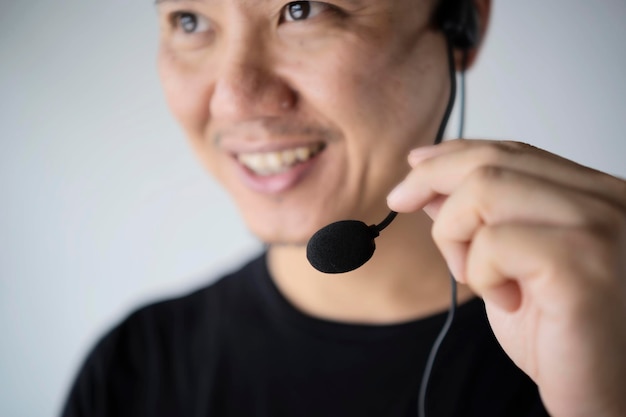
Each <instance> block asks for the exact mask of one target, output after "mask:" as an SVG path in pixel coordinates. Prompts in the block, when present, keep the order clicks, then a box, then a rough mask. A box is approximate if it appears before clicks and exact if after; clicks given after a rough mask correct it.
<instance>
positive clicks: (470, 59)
mask: <svg viewBox="0 0 626 417" xmlns="http://www.w3.org/2000/svg"><path fill="white" fill-rule="evenodd" d="M472 3H473V5H474V9H475V11H476V14H477V16H478V34H479V38H478V39H479V40H478V44H477V45H476V46H475V47H473V48H472V49H469V50H468V51H467V61H466V65H465V70H468V69H470V68H471V67H472V65H474V62H476V58H477V57H478V53H479V51H480V48H481V46H482V45H483V41H484V40H485V36H486V35H487V28H488V27H489V17H490V15H491V0H472ZM454 60H455V65H456V68H457V71H461V70H463V51H462V50H459V49H457V50H455V51H454Z"/></svg>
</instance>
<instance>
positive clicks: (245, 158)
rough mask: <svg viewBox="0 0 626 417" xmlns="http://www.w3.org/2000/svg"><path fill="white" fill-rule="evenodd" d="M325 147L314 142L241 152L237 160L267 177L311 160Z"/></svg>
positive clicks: (254, 171)
mask: <svg viewBox="0 0 626 417" xmlns="http://www.w3.org/2000/svg"><path fill="white" fill-rule="evenodd" d="M324 147H325V144H324V143H313V144H310V145H304V146H298V147H295V148H290V149H283V150H280V151H271V152H250V153H240V154H238V155H237V160H238V161H239V162H240V163H241V164H242V165H243V166H245V167H246V168H248V169H249V170H250V171H252V172H253V173H254V174H256V175H259V176H263V177H266V176H270V175H277V174H280V173H283V172H285V171H287V170H289V169H290V168H292V167H294V166H295V165H298V164H302V163H304V162H306V161H309V160H310V159H312V158H314V157H315V156H316V155H318V154H319V153H320V152H321V151H322V150H323V149H324Z"/></svg>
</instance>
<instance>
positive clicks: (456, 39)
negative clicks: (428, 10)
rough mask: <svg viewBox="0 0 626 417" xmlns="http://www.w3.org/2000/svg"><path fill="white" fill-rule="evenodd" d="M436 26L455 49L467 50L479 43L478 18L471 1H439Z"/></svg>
mask: <svg viewBox="0 0 626 417" xmlns="http://www.w3.org/2000/svg"><path fill="white" fill-rule="evenodd" d="M440 1H441V3H440V4H439V6H438V9H437V12H436V14H435V19H436V23H437V25H438V26H439V27H440V28H441V30H442V31H443V32H444V33H445V34H446V37H447V38H448V40H449V41H450V42H451V44H452V46H453V47H454V48H455V49H462V50H468V49H472V48H473V47H475V46H477V45H478V42H479V41H480V28H479V17H478V11H477V10H476V6H475V5H474V3H473V1H472V0H440Z"/></svg>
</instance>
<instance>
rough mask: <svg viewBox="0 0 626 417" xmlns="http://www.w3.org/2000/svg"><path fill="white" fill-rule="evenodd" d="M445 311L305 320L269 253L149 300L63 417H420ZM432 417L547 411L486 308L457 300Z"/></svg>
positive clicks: (92, 369)
mask: <svg viewBox="0 0 626 417" xmlns="http://www.w3.org/2000/svg"><path fill="white" fill-rule="evenodd" d="M445 316H446V314H445V313H441V314H437V315H434V316H431V317H428V318H425V319H421V320H416V321H411V322H407V323H401V324H394V325H355V324H345V323H338V322H331V321H325V320H320V319H316V318H312V317H309V316H307V315H305V314H303V313H302V312H300V311H298V310H297V309H295V308H294V307H293V306H292V305H291V304H290V303H289V302H288V301H287V300H286V299H285V298H284V297H283V296H282V294H281V293H280V292H279V290H278V289H277V287H276V286H275V285H274V283H273V281H272V279H271V277H270V275H269V272H268V270H267V265H266V259H265V255H262V256H260V257H259V258H257V259H255V260H253V261H252V262H250V263H249V264H247V265H246V266H244V267H243V268H242V269H241V270H239V271H237V272H234V273H232V274H230V275H227V276H225V277H224V278H222V279H221V280H219V281H217V282H215V283H213V284H211V285H210V286H208V287H206V288H203V289H201V290H199V291H196V292H194V293H192V294H190V295H187V296H184V297H181V298H177V299H172V300H168V301H163V302H159V303H156V304H153V305H150V306H147V307H144V308H142V309H140V310H138V311H137V312H135V313H134V314H132V315H131V316H130V317H128V318H127V319H126V320H125V321H123V322H122V323H121V324H120V325H118V326H117V327H116V328H114V329H113V330H112V331H111V332H110V333H109V334H108V335H106V336H105V337H104V338H103V339H102V340H101V341H100V342H99V343H98V344H97V346H96V347H95V349H94V350H93V351H92V353H91V354H90V355H89V357H88V358H87V360H86V362H85V364H84V365H83V368H82V369H81V371H80V373H79V375H78V378H77V379H76V382H75V384H74V387H73V388H72V391H71V393H70V396H69V398H68V401H67V403H66V406H65V409H64V411H63V416H64V417H79V416H80V417H86V416H89V417H105V416H107V417H126V416H128V417H131V416H132V417H144V416H145V417H148V416H150V417H188V416H189V417H214V416H215V417H217V416H219V417H231V416H255V417H283V416H289V417H309V416H311V417H312V416H316V417H320V416H325V417H334V416H336V417H347V416H359V417H366V416H376V417H382V416H384V417H408V416H411V417H414V416H416V415H417V411H416V410H417V393H418V390H419V385H420V380H421V377H422V372H423V369H424V365H425V362H426V358H427V356H428V353H429V351H430V348H431V346H432V344H433V341H434V339H435V338H436V336H437V334H438V333H439V330H440V329H441V326H442V324H443V322H444V320H445ZM427 415H428V417H446V416H481V417H489V416H506V417H516V416H520V417H521V416H524V417H530V416H532V417H535V416H545V415H547V413H546V412H545V410H544V408H543V406H542V403H541V400H540V398H539V394H538V392H537V387H536V386H535V385H534V384H533V382H532V381H531V380H530V379H529V378H528V377H527V376H526V375H525V374H524V373H523V372H521V371H520V370H519V369H518V368H517V367H516V366H515V365H514V364H513V363H512V362H511V361H510V359H509V358H508V357H507V356H506V355H505V354H504V352H503V351H502V349H501V348H500V346H499V345H498V343H497V341H496V339H495V338H494V336H493V334H492V332H491V330H490V328H489V324H488V322H487V318H486V315H485V310H484V305H483V304H482V301H480V300H479V299H474V300H472V301H469V302H467V303H465V304H463V305H461V306H460V307H459V309H458V311H457V316H456V319H455V321H454V324H453V326H452V329H451V331H450V333H449V334H448V336H447V337H446V339H445V341H444V343H443V345H442V347H441V350H440V352H439V355H438V357H437V361H436V363H435V367H434V370H433V374H432V376H431V380H430V383H429V386H428V397H427Z"/></svg>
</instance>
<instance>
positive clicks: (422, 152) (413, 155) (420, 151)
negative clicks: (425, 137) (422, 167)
mask: <svg viewBox="0 0 626 417" xmlns="http://www.w3.org/2000/svg"><path fill="white" fill-rule="evenodd" d="M435 149H436V147H435V146H432V145H431V146H421V147H419V148H416V149H413V150H412V151H411V152H409V164H410V165H411V166H414V165H417V164H419V163H420V162H422V161H423V160H424V159H427V158H428V157H429V156H430V155H431V154H432V153H433V151H434V150H435Z"/></svg>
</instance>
